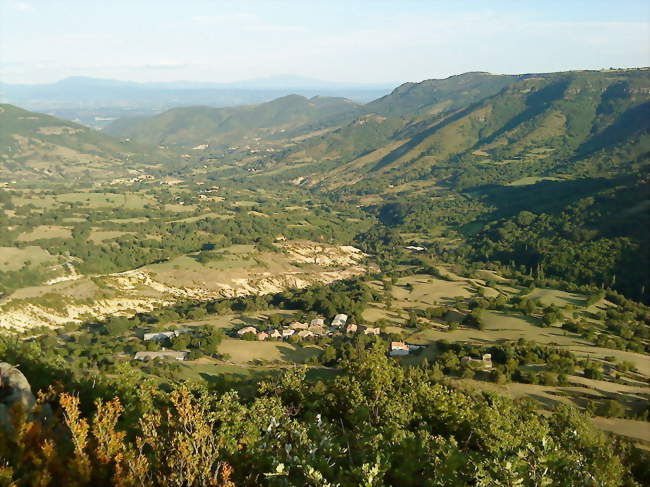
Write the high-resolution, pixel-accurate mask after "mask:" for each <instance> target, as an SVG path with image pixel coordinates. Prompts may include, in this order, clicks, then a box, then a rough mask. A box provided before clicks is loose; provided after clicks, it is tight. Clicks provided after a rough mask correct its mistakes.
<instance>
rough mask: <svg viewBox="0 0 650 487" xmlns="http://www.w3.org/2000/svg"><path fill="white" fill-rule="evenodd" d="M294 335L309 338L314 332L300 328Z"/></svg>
mask: <svg viewBox="0 0 650 487" xmlns="http://www.w3.org/2000/svg"><path fill="white" fill-rule="evenodd" d="M296 335H297V336H299V337H300V338H309V337H313V336H314V334H313V333H312V332H311V331H309V330H300V331H299V332H298V333H297V334H296Z"/></svg>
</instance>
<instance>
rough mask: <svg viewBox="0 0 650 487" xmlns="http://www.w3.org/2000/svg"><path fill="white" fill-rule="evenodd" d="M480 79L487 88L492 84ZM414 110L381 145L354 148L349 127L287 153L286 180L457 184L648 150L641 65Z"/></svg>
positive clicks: (552, 77)
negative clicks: (445, 107)
mask: <svg viewBox="0 0 650 487" xmlns="http://www.w3.org/2000/svg"><path fill="white" fill-rule="evenodd" d="M486 80H487V81H486V82H489V83H490V86H492V87H493V81H492V78H489V77H488V78H486ZM424 83H427V82H424ZM405 89H406V88H405ZM424 89H425V87H424V86H412V87H409V88H408V89H407V90H406V91H407V93H408V92H410V91H421V90H424ZM391 96H392V95H391ZM379 101H381V100H378V102H377V103H379ZM398 101H399V99H397V100H396V101H395V104H394V103H393V102H391V103H388V102H387V101H386V100H384V101H383V102H382V103H383V107H384V108H385V107H386V106H387V107H388V108H385V109H386V110H388V111H389V112H393V113H404V112H405V111H406V110H410V109H412V107H413V106H414V105H413V104H411V103H410V99H409V98H408V97H406V98H405V106H404V107H403V108H400V106H399V103H398ZM373 103H375V102H373ZM370 105H372V104H370ZM409 105H410V108H409ZM417 106H418V107H419V108H416V115H415V116H412V117H410V118H406V119H405V120H402V122H401V123H400V124H394V125H393V128H394V129H395V130H394V132H392V133H391V131H386V133H385V134H384V137H383V143H382V142H381V140H379V142H380V143H379V144H374V142H375V141H372V142H373V143H370V144H367V145H363V144H359V139H362V138H363V137H362V136H361V135H360V133H361V130H360V129H358V128H357V129H355V128H354V127H353V125H350V126H348V127H346V128H343V129H340V130H338V131H335V132H333V133H329V134H326V135H323V136H322V137H320V138H319V139H312V140H309V141H307V142H305V144H303V145H301V146H298V147H296V148H293V149H292V150H291V151H290V152H289V154H288V155H287V157H285V158H284V159H286V160H289V161H291V162H292V163H293V164H295V163H307V164H306V165H305V164H303V165H302V166H301V170H302V171H303V174H299V173H296V172H295V171H292V173H291V176H292V177H294V178H295V177H297V176H302V179H301V181H302V182H303V183H304V184H310V185H316V184H320V185H322V186H324V187H328V188H334V187H339V186H341V185H345V186H351V185H355V184H356V185H358V189H359V190H360V191H362V192H364V193H365V192H368V191H370V192H373V191H379V190H380V189H381V188H385V187H386V185H400V184H404V183H405V182H409V181H416V180H417V181H424V182H426V183H427V184H429V185H434V184H441V183H443V184H446V185H451V186H452V187H458V188H467V187H472V186H477V185H482V184H487V183H507V182H512V181H515V180H517V179H520V178H522V177H533V176H542V175H555V176H557V175H560V174H566V173H568V174H574V173H577V172H580V171H584V170H587V171H593V170H594V169H597V170H598V171H601V172H608V171H609V172H611V171H614V172H616V171H617V170H618V169H617V168H618V167H619V166H621V165H629V164H635V163H637V162H639V161H642V160H645V159H646V158H647V154H648V152H650V134H649V129H650V71H648V70H647V69H643V70H621V71H602V72H567V73H553V74H544V75H539V76H533V75H526V76H521V77H519V78H518V79H516V80H515V81H514V82H511V83H510V84H507V86H505V87H504V88H503V89H502V90H501V91H499V92H498V93H497V94H494V95H492V96H488V97H486V98H484V99H483V100H481V101H478V102H475V103H469V104H468V105H466V106H464V107H462V108H458V109H456V110H452V111H446V112H443V113H435V114H434V115H430V116H424V117H423V116H421V115H420V116H419V115H417V114H418V113H422V111H423V110H424V111H426V110H427V108H426V107H428V106H430V105H426V103H424V102H418V104H417ZM379 108H382V105H381V104H379ZM386 120H394V119H391V118H386V117H377V116H375V117H374V118H373V119H372V123H373V124H374V125H376V126H378V125H379V124H382V123H383V124H385V123H386ZM355 123H358V122H355ZM364 130H367V129H365V128H364ZM342 147H357V148H358V149H357V150H356V151H355V150H349V151H347V152H346V151H344V150H341V148H342ZM325 161H334V162H333V163H332V162H330V163H327V164H324V162H325ZM275 169H276V172H277V167H276V168H275Z"/></svg>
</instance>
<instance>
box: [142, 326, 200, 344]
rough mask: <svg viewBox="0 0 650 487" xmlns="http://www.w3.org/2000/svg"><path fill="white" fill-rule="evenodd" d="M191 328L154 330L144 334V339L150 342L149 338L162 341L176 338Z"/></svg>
mask: <svg viewBox="0 0 650 487" xmlns="http://www.w3.org/2000/svg"><path fill="white" fill-rule="evenodd" d="M189 331H190V330H186V329H182V330H171V331H158V332H153V333H145V334H144V335H143V337H142V338H143V339H144V341H145V342H148V341H149V340H157V341H162V340H164V339H166V338H168V339H170V340H171V339H172V338H176V337H177V336H178V335H180V334H182V333H189Z"/></svg>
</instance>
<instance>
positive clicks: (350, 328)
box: [345, 323, 357, 333]
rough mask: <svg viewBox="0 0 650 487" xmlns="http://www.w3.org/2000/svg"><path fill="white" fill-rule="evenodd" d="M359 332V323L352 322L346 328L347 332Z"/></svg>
mask: <svg viewBox="0 0 650 487" xmlns="http://www.w3.org/2000/svg"><path fill="white" fill-rule="evenodd" d="M356 332H357V325H355V324H354V323H350V324H349V325H348V326H347V327H346V328H345V333H356Z"/></svg>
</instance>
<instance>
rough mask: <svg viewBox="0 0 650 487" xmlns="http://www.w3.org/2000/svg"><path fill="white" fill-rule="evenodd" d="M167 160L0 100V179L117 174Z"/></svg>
mask: <svg viewBox="0 0 650 487" xmlns="http://www.w3.org/2000/svg"><path fill="white" fill-rule="evenodd" d="M170 160H171V157H170V155H169V154H165V153H162V152H160V151H157V150H153V149H151V148H149V147H146V146H142V145H141V144H136V143H132V142H127V141H120V140H117V139H114V138H112V137H109V136H108V135H105V134H102V133H100V132H97V131H95V130H93V129H90V128H88V127H84V126H83V125H79V124H76V123H73V122H69V121H67V120H61V119H59V118H56V117H52V116H50V115H45V114H43V113H37V112H30V111H28V110H24V109H22V108H18V107H16V106H13V105H6V104H3V105H0V179H13V180H17V179H20V178H21V177H25V176H26V177H30V178H48V179H50V178H55V179H56V178H74V179H84V178H85V179H89V180H90V179H97V178H108V177H117V176H118V175H120V174H124V173H125V172H126V171H127V170H128V169H131V168H134V167H136V166H138V165H139V164H143V163H147V164H151V163H157V162H168V161H170Z"/></svg>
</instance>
